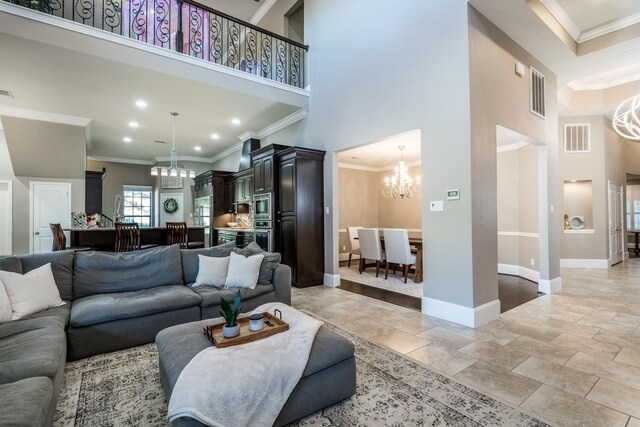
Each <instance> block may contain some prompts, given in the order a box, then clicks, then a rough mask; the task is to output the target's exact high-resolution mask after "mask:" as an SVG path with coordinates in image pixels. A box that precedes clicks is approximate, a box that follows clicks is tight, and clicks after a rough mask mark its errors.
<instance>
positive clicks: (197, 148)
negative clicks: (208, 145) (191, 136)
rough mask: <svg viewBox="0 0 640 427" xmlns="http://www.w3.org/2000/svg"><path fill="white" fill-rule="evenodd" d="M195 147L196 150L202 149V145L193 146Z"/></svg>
mask: <svg viewBox="0 0 640 427" xmlns="http://www.w3.org/2000/svg"><path fill="white" fill-rule="evenodd" d="M193 149H194V150H196V151H202V147H200V146H199V145H196V146H195V147H193Z"/></svg>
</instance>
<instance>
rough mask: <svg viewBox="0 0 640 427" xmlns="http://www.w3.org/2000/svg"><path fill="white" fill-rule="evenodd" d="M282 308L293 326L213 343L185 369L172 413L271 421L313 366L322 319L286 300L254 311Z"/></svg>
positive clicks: (227, 424) (213, 422)
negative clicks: (229, 342)
mask: <svg viewBox="0 0 640 427" xmlns="http://www.w3.org/2000/svg"><path fill="white" fill-rule="evenodd" d="M274 308H277V309H279V310H281V311H282V320H284V321H285V322H287V323H288V324H289V330H288V331H286V332H281V333H279V334H276V335H273V336H271V337H268V338H265V339H261V340H258V341H254V342H251V343H248V344H242V345H237V346H232V347H226V348H216V347H214V346H211V347H209V348H206V349H204V350H202V351H201V352H200V353H198V354H197V355H196V356H195V357H194V358H193V359H192V360H191V362H189V364H188V365H187V366H186V367H185V368H184V369H183V371H182V373H180V377H178V381H177V382H176V385H175V387H174V389H173V393H172V394H171V399H170V401H169V411H168V412H169V413H168V417H169V420H170V421H173V420H175V419H177V418H180V417H190V418H193V419H195V420H198V421H200V422H201V423H204V424H207V425H210V426H216V427H235V426H238V427H240V426H252V427H259V426H265V427H271V426H272V425H273V423H274V422H275V420H276V418H277V417H278V414H279V413H280V411H281V410H282V407H283V406H284V404H285V403H286V401H287V399H289V395H290V394H291V392H292V391H293V389H294V388H295V386H296V385H297V384H298V381H300V378H301V377H302V373H303V372H304V369H305V367H306V366H307V361H308V360H309V353H310V352H311V346H312V344H313V340H314V339H315V336H316V332H318V329H319V328H320V326H321V322H319V321H317V320H315V319H313V318H311V317H309V316H307V315H306V314H304V313H301V312H299V311H297V310H295V309H293V308H291V307H289V306H287V305H285V304H282V303H269V304H264V305H261V306H260V307H258V308H257V309H256V310H254V312H256V313H263V312H269V313H273V309H274Z"/></svg>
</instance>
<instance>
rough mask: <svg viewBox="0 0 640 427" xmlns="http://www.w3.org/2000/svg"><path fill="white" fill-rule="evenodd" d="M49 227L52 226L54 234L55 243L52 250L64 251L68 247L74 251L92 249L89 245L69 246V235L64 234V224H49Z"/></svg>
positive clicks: (52, 233)
mask: <svg viewBox="0 0 640 427" xmlns="http://www.w3.org/2000/svg"><path fill="white" fill-rule="evenodd" d="M49 228H51V235H52V236H53V244H52V245H51V251H53V252H56V251H64V250H66V249H71V250H74V251H90V250H92V248H89V247H67V236H65V235H64V231H63V230H62V226H61V225H60V224H59V223H58V224H51V223H50V224H49Z"/></svg>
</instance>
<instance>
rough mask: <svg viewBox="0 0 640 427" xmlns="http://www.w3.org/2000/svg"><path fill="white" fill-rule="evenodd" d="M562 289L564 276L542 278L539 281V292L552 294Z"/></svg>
mask: <svg viewBox="0 0 640 427" xmlns="http://www.w3.org/2000/svg"><path fill="white" fill-rule="evenodd" d="M561 290H562V277H556V278H555V279H551V280H545V279H540V281H539V282H538V292H542V293H545V294H552V293H554V292H560V291H561Z"/></svg>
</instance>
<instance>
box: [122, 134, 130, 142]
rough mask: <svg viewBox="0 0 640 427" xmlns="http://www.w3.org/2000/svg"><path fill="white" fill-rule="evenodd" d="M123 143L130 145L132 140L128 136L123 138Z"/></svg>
mask: <svg viewBox="0 0 640 427" xmlns="http://www.w3.org/2000/svg"><path fill="white" fill-rule="evenodd" d="M122 142H126V143H129V142H131V138H129V137H128V136H125V137H124V138H122Z"/></svg>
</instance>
